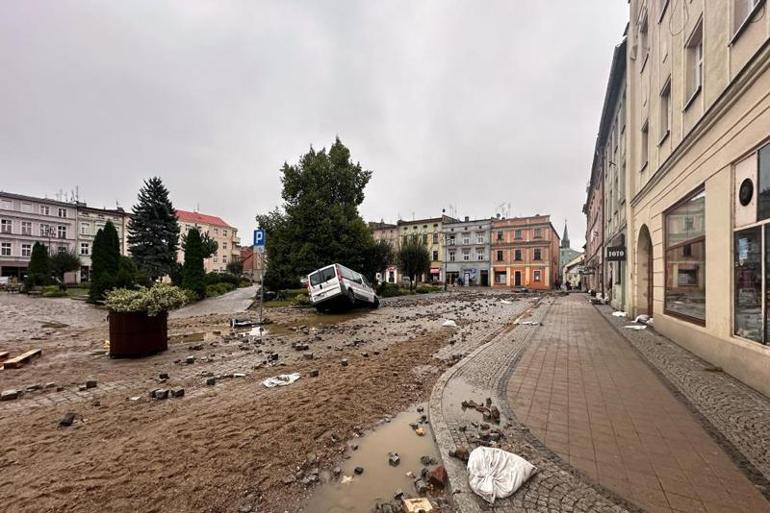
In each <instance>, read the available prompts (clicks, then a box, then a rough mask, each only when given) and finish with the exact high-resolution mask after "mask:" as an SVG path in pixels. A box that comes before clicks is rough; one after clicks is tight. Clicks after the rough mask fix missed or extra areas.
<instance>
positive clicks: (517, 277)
mask: <svg viewBox="0 0 770 513" xmlns="http://www.w3.org/2000/svg"><path fill="white" fill-rule="evenodd" d="M513 286H514V287H521V271H516V272H514V273H513Z"/></svg>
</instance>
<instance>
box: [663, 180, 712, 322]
mask: <svg viewBox="0 0 770 513" xmlns="http://www.w3.org/2000/svg"><path fill="white" fill-rule="evenodd" d="M705 205H706V194H705V192H703V191H701V192H699V193H697V194H695V195H694V196H692V197H691V198H689V199H688V200H686V201H685V202H684V203H682V204H681V205H679V206H677V207H675V208H673V209H672V210H670V211H669V212H667V213H666V305H665V306H666V308H665V309H666V313H669V314H674V315H678V316H682V317H684V318H686V319H689V320H694V321H696V322H701V323H702V322H705V320H706V232H705V221H706V215H705Z"/></svg>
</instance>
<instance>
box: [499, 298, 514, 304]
mask: <svg viewBox="0 0 770 513" xmlns="http://www.w3.org/2000/svg"><path fill="white" fill-rule="evenodd" d="M500 303H502V304H504V305H512V304H513V301H508V300H507V299H501V300H500Z"/></svg>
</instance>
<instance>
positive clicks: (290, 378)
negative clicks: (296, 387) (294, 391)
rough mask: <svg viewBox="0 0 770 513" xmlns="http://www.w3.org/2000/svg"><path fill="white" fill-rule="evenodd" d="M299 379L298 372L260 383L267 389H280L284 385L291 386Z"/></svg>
mask: <svg viewBox="0 0 770 513" xmlns="http://www.w3.org/2000/svg"><path fill="white" fill-rule="evenodd" d="M299 378H300V375H299V373H298V372H294V373H292V374H281V375H280V376H275V377H272V378H267V379H266V380H264V381H263V382H262V384H263V385H265V386H266V387H267V388H273V387H282V386H286V385H291V384H292V383H294V382H295V381H297V380H298V379H299Z"/></svg>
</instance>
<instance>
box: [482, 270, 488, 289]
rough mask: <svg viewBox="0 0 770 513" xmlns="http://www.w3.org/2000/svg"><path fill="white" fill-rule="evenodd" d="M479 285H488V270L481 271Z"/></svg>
mask: <svg viewBox="0 0 770 513" xmlns="http://www.w3.org/2000/svg"><path fill="white" fill-rule="evenodd" d="M481 286H482V287H489V271H481Z"/></svg>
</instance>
